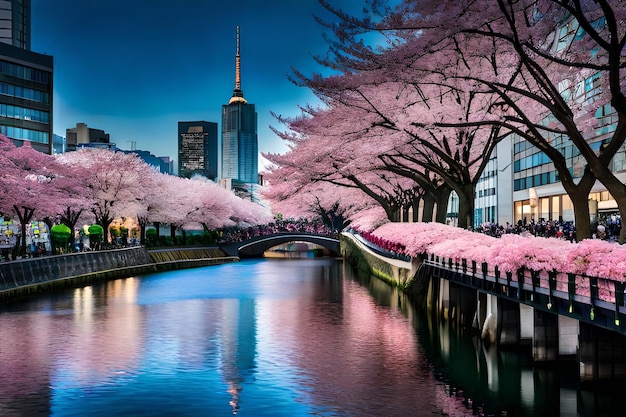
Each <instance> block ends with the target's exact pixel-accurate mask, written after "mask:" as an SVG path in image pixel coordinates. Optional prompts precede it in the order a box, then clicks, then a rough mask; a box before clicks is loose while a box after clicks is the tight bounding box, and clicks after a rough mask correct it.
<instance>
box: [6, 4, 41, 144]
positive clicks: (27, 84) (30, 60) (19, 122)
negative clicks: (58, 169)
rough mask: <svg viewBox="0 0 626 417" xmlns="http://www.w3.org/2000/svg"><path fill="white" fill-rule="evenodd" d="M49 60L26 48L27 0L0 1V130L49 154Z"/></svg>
mask: <svg viewBox="0 0 626 417" xmlns="http://www.w3.org/2000/svg"><path fill="white" fill-rule="evenodd" d="M52 74H53V59H52V57H51V56H49V55H43V54H38V53H36V52H32V51H31V50H30V0H11V1H8V0H0V133H2V134H3V135H5V136H8V137H9V138H11V139H13V141H14V142H15V143H16V144H17V145H20V144H21V143H23V142H24V141H29V142H31V144H32V146H33V148H35V149H37V150H39V151H42V152H45V153H49V154H51V153H52V151H53V144H52V142H53V140H52V79H53V77H52Z"/></svg>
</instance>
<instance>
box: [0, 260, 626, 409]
mask: <svg viewBox="0 0 626 417" xmlns="http://www.w3.org/2000/svg"><path fill="white" fill-rule="evenodd" d="M571 368H573V367H569V368H568V369H566V370H560V371H559V370H555V369H533V367H532V364H531V363H530V361H528V359H527V358H526V355H524V354H520V353H516V352H508V353H507V352H504V353H503V352H500V353H497V352H495V349H491V350H485V349H484V348H483V346H482V344H481V343H480V342H479V341H478V340H476V339H475V338H471V337H460V336H457V335H456V332H454V331H451V330H449V329H447V328H446V327H445V326H440V325H437V324H435V323H433V322H432V321H429V320H427V319H425V318H423V317H418V316H417V315H416V313H415V311H414V309H413V308H412V306H411V304H410V303H409V302H408V301H407V299H406V298H405V297H404V296H402V295H400V294H398V292H397V291H396V290H394V289H392V288H390V287H389V286H387V285H386V284H384V283H382V282H380V281H378V280H376V279H371V280H369V279H368V280H366V282H364V283H359V282H358V281H357V280H356V279H355V278H354V276H353V273H352V271H351V270H350V269H349V268H348V267H347V266H345V265H344V264H343V263H342V262H340V261H335V260H329V259H302V260H255V261H243V262H240V263H237V264H228V265H222V266H211V267H206V268H198V269H191V270H183V271H174V272H167V273H160V274H152V275H146V276H142V277H136V278H128V279H121V280H116V281H111V282H108V283H103V284H100V285H94V286H90V287H86V288H81V289H75V290H68V291H64V292H58V293H55V294H52V295H49V296H41V297H39V298H37V299H34V300H29V301H25V302H20V303H12V304H7V305H2V306H0V416H3V417H4V416H37V415H40V416H47V415H51V416H228V415H233V414H237V415H239V416H254V417H265V416H272V417H277V416H444V415H446V416H469V415H497V416H504V415H507V416H534V415H551V416H556V415H564V416H566V415H569V416H583V415H589V416H592V415H623V414H622V413H619V412H618V411H612V410H614V409H615V410H620V409H621V408H622V406H621V405H620V404H619V402H620V401H621V399H622V398H620V397H619V395H618V394H611V393H610V392H606V391H603V392H602V393H601V394H596V393H591V392H581V391H580V390H578V389H577V383H576V380H577V378H576V372H575V369H574V370H573V371H572V369H571Z"/></svg>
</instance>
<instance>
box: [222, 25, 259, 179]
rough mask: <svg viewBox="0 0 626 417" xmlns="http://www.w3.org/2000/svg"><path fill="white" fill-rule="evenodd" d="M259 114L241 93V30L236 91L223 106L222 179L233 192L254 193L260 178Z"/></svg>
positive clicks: (236, 66)
mask: <svg viewBox="0 0 626 417" xmlns="http://www.w3.org/2000/svg"><path fill="white" fill-rule="evenodd" d="M258 160H259V145H258V138H257V113H256V107H255V105H254V104H250V103H248V101H247V100H246V99H245V98H244V96H243V91H242V89H241V55H240V51H239V26H237V49H236V54H235V89H234V91H233V95H232V97H231V98H230V100H229V101H228V104H225V105H223V106H222V178H230V179H231V180H232V185H233V188H243V189H245V190H251V189H252V188H253V187H252V185H256V184H257V183H258V178H259V168H258V165H259V163H258Z"/></svg>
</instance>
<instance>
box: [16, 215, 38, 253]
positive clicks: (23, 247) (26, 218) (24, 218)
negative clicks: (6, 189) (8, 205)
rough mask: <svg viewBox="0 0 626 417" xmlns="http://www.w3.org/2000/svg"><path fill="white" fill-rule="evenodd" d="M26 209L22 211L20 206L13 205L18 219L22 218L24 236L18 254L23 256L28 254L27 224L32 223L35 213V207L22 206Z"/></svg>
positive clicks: (21, 225)
mask: <svg viewBox="0 0 626 417" xmlns="http://www.w3.org/2000/svg"><path fill="white" fill-rule="evenodd" d="M22 208H23V209H24V211H23V212H22V211H21V210H20V208H19V207H17V206H15V205H14V206H13V211H14V212H15V214H17V217H18V219H19V220H20V223H21V224H20V228H21V230H22V237H21V240H20V245H19V251H18V254H19V255H21V256H24V255H26V225H27V224H28V223H30V220H31V219H32V218H33V213H35V209H32V208H28V207H22Z"/></svg>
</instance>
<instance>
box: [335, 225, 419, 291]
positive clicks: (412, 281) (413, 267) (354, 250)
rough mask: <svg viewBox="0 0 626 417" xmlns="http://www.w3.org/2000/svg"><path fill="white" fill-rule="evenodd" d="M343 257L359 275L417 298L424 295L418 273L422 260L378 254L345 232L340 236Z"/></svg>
mask: <svg viewBox="0 0 626 417" xmlns="http://www.w3.org/2000/svg"><path fill="white" fill-rule="evenodd" d="M340 241H341V243H340V247H341V256H342V257H343V259H344V260H345V261H346V262H348V263H350V265H352V266H353V267H355V268H356V269H357V271H358V273H359V275H364V276H367V275H373V276H375V277H377V278H379V279H381V280H382V281H384V282H386V283H387V284H389V285H391V286H394V287H397V288H398V289H400V290H401V291H402V292H404V293H406V294H408V295H411V296H416V295H418V294H423V293H424V290H425V289H424V288H422V283H421V282H420V281H419V279H418V276H417V271H418V270H419V267H420V265H421V259H419V258H413V259H410V260H403V259H394V258H392V257H389V256H386V255H385V254H381V253H377V251H376V250H375V248H373V247H370V246H368V244H367V242H366V241H364V240H363V239H362V238H360V236H359V235H356V234H353V233H347V232H344V233H342V234H341V236H340Z"/></svg>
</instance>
